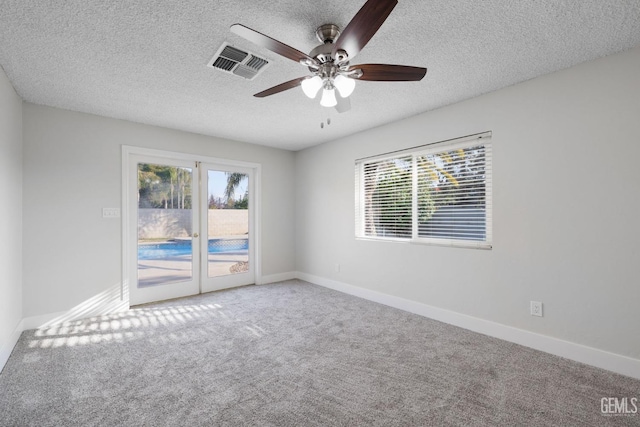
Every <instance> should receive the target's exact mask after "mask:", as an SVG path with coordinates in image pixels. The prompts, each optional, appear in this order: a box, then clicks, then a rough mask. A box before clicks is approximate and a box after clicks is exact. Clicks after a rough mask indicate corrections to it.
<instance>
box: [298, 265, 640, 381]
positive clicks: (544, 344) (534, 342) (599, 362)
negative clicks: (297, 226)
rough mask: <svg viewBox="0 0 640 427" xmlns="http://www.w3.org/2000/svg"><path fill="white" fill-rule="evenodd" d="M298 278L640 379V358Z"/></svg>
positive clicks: (328, 281)
mask: <svg viewBox="0 0 640 427" xmlns="http://www.w3.org/2000/svg"><path fill="white" fill-rule="evenodd" d="M296 277H297V278H298V279H300V280H305V281H307V282H310V283H313V284H315V285H320V286H323V287H325V288H329V289H333V290H336V291H339V292H343V293H346V294H349V295H354V296H357V297H360V298H363V299H367V300H369V301H374V302H377V303H380V304H384V305H388V306H390V307H394V308H398V309H400V310H404V311H408V312H410V313H414V314H418V315H420V316H424V317H428V318H430V319H434V320H438V321H440V322H444V323H448V324H450V325H454V326H458V327H461V328H464V329H468V330H471V331H474V332H478V333H481V334H485V335H489V336H491V337H495V338H499V339H503V340H505V341H510V342H513V343H516V344H520V345H523V346H525V347H530V348H533V349H536V350H540V351H544V352H545V353H550V354H553V355H556V356H560V357H564V358H566V359H570V360H574V361H576V362H580V363H584V364H587V365H591V366H595V367H597V368H601V369H606V370H608V371H612V372H616V373H618V374H622V375H626V376H629V377H632V378H636V379H640V360H638V359H634V358H631V357H627V356H622V355H620V354H615V353H610V352H608V351H604V350H599V349H597V348H593V347H588V346H585V345H582V344H576V343H573V342H569V341H564V340H561V339H558V338H553V337H550V336H547V335H541V334H537V333H535V332H530V331H525V330H524V329H518V328H514V327H511V326H506V325H503V324H500V323H496V322H491V321H489V320H484V319H480V318H477V317H472V316H468V315H466V314H461V313H456V312H454V311H450V310H444V309H441V308H437V307H433V306H430V305H427V304H423V303H420V302H417V301H411V300H408V299H405V298H400V297H396V296H393V295H388V294H384V293H382V292H377V291H372V290H369V289H364V288H360V287H357V286H353V285H349V284H347V283H343V282H338V281H335V280H331V279H326V278H324V277H319V276H314V275H311V274H307V273H302V272H297V274H296Z"/></svg>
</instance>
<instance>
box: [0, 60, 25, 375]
mask: <svg viewBox="0 0 640 427" xmlns="http://www.w3.org/2000/svg"><path fill="white" fill-rule="evenodd" d="M0 194H1V195H2V202H0V369H2V366H4V363H5V361H6V359H7V358H8V357H9V354H10V353H11V350H12V349H13V345H14V344H15V342H16V340H17V339H18V333H19V332H20V330H19V323H20V321H21V320H22V100H21V99H20V97H19V96H18V95H17V94H16V92H15V91H14V90H13V87H12V86H11V83H9V80H8V79H7V76H6V74H5V73H4V70H2V68H0Z"/></svg>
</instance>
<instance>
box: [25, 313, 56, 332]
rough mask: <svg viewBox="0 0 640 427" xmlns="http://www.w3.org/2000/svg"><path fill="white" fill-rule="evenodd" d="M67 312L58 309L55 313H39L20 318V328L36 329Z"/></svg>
mask: <svg viewBox="0 0 640 427" xmlns="http://www.w3.org/2000/svg"><path fill="white" fill-rule="evenodd" d="M65 314H67V312H66V311H59V312H57V313H49V314H41V315H39V316H31V317H25V318H24V319H22V330H24V331H27V330H29V329H38V328H42V327H43V326H48V325H50V324H52V322H54V321H55V320H56V319H59V318H61V317H63V316H64V315H65Z"/></svg>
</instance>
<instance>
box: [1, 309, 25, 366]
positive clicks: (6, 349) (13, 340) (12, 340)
mask: <svg viewBox="0 0 640 427" xmlns="http://www.w3.org/2000/svg"><path fill="white" fill-rule="evenodd" d="M22 325H23V321H20V322H18V324H17V325H16V327H15V329H14V330H13V332H12V333H11V336H9V340H8V341H7V342H6V343H5V344H4V345H3V346H2V348H0V372H2V370H3V369H4V365H6V364H7V361H8V360H9V356H11V352H12V351H13V348H14V347H15V346H16V344H18V340H19V339H20V334H22V331H24V327H23V326H22Z"/></svg>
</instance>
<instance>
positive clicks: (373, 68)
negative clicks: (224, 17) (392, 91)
mask: <svg viewBox="0 0 640 427" xmlns="http://www.w3.org/2000/svg"><path fill="white" fill-rule="evenodd" d="M397 4H398V1H397V0H367V2H366V3H365V4H364V6H362V8H361V9H360V10H359V11H358V13H356V15H355V16H354V17H353V19H351V21H350V22H349V24H347V26H346V27H345V28H344V31H342V32H341V31H340V28H339V27H338V26H337V25H334V24H325V25H322V26H320V27H318V28H317V29H316V37H317V38H318V40H320V42H321V43H322V44H321V45H320V46H317V47H316V48H314V49H313V50H312V51H311V52H310V53H309V55H307V54H305V53H303V52H301V51H299V50H297V49H295V48H293V47H291V46H288V45H286V44H284V43H282V42H280V41H278V40H275V39H273V38H271V37H269V36H266V35H264V34H262V33H259V32H258V31H255V30H253V29H251V28H249V27H246V26H244V25H241V24H234V25H232V26H231V31H232V32H233V33H235V34H237V35H239V36H241V37H243V38H245V39H247V40H249V41H250V42H252V43H255V44H256V45H258V46H261V47H263V48H265V49H268V50H271V51H272V52H275V53H277V54H279V55H282V56H284V57H285V58H288V59H291V60H293V61H296V62H298V63H300V64H302V65H303V66H305V67H307V68H308V69H309V71H310V72H311V73H312V75H311V76H306V77H300V78H297V79H294V80H290V81H288V82H285V83H281V84H279V85H277V86H274V87H272V88H270V89H267V90H264V91H262V92H259V93H257V94H255V95H254V96H256V97H259V98H263V97H266V96H270V95H274V94H276V93H280V92H283V91H285V90H288V89H292V88H294V87H297V86H301V87H302V91H303V92H304V94H305V95H306V96H307V97H309V98H312V99H313V98H316V97H317V95H318V93H319V92H320V89H322V97H321V98H320V105H321V106H323V107H327V108H331V107H335V108H336V110H337V111H338V112H339V113H342V112H345V111H348V110H349V109H350V108H351V104H350V102H349V100H348V97H349V96H350V95H351V94H352V93H353V91H354V89H355V86H356V82H355V81H356V80H366V81H387V82H390V81H420V80H422V78H423V77H424V76H425V74H426V72H427V69H426V68H422V67H410V66H406V65H390V64H360V65H354V66H352V65H350V62H349V61H351V60H352V59H353V58H354V57H355V56H356V55H357V54H358V53H359V52H360V51H361V50H362V49H363V48H364V47H365V45H366V44H367V43H368V42H369V40H371V38H372V37H373V36H374V34H375V33H376V32H377V31H378V29H379V28H380V26H382V24H383V23H384V21H385V20H386V19H387V17H388V16H389V14H390V13H391V11H392V10H393V8H395V6H396V5H397ZM336 90H337V91H338V94H337V95H338V97H337V98H336Z"/></svg>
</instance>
